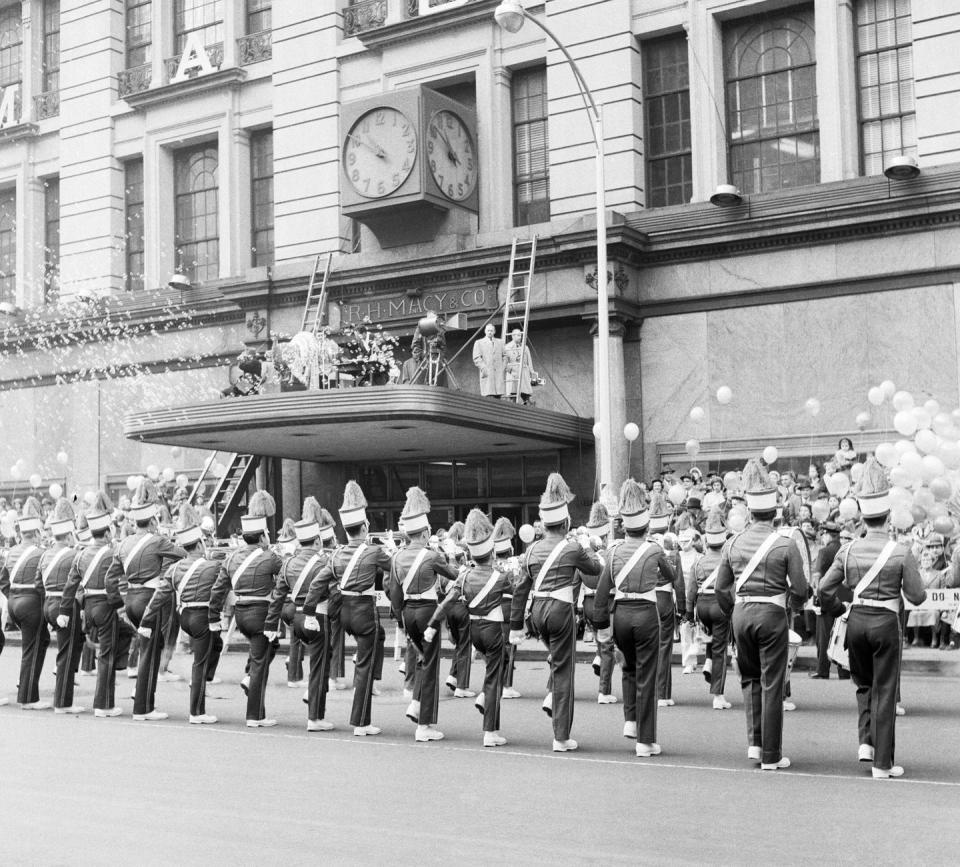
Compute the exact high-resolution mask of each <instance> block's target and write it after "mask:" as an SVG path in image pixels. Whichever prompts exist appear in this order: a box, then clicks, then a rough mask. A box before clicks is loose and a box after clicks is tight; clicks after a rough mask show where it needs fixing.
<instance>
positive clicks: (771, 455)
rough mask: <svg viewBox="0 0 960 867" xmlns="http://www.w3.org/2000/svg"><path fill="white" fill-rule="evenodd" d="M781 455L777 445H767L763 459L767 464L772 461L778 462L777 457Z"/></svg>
mask: <svg viewBox="0 0 960 867" xmlns="http://www.w3.org/2000/svg"><path fill="white" fill-rule="evenodd" d="M779 456H780V453H779V452H778V451H777V447H776V446H767V447H766V448H765V449H764V450H763V461H764V463H765V464H767V466H769V465H770V464H772V463H776V460H777V458H778V457H779Z"/></svg>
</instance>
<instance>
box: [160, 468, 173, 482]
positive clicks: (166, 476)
mask: <svg viewBox="0 0 960 867" xmlns="http://www.w3.org/2000/svg"><path fill="white" fill-rule="evenodd" d="M160 475H161V477H162V478H163V480H164V481H165V482H172V481H173V480H174V479H175V478H176V477H177V471H176V470H175V469H174V468H173V467H164V468H163V472H162V473H161V474H160Z"/></svg>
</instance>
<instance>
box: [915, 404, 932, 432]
mask: <svg viewBox="0 0 960 867" xmlns="http://www.w3.org/2000/svg"><path fill="white" fill-rule="evenodd" d="M910 412H912V413H913V417H914V418H915V419H916V420H917V427H918V428H919V429H921V430H927V429H928V428H929V427H930V425H931V423H932V422H933V418H932V417H931V415H930V413H928V412H927V411H926V410H925V409H924V408H923V407H922V406H915V407H914V408H913V409H912V410H910Z"/></svg>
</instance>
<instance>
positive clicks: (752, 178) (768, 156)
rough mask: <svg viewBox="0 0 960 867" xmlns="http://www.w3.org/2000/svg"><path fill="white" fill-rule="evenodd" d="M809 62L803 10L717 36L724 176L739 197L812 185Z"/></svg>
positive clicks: (815, 144) (816, 162) (815, 157)
mask: <svg viewBox="0 0 960 867" xmlns="http://www.w3.org/2000/svg"><path fill="white" fill-rule="evenodd" d="M815 58H816V48H815V32H814V26H813V10H812V8H810V7H801V8H797V9H793V10H790V11H788V12H784V13H781V14H779V15H768V16H765V17H763V18H750V19H745V20H743V21H737V22H734V23H732V24H731V25H729V26H728V27H727V28H726V29H725V30H724V60H725V67H724V73H725V76H726V99H727V137H728V143H729V148H730V174H731V180H732V182H733V183H734V184H735V185H736V186H738V187H739V188H740V189H741V190H743V192H745V193H754V192H766V191H769V190H780V189H789V188H792V187H798V186H804V185H806V184H815V183H817V182H818V181H819V176H820V133H819V126H818V118H817V94H816V63H815Z"/></svg>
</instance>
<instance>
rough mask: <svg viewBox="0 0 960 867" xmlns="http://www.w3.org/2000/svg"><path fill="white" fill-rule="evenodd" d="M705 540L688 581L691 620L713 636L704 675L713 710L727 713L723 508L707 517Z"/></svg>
mask: <svg viewBox="0 0 960 867" xmlns="http://www.w3.org/2000/svg"><path fill="white" fill-rule="evenodd" d="M703 539H704V544H705V547H704V551H703V554H701V555H700V557H698V558H697V561H696V562H695V563H694V564H693V569H691V570H690V574H689V576H688V578H687V618H688V619H689V620H690V621H691V622H693V621H694V620H695V619H696V620H699V621H700V622H701V623H702V624H703V626H704V629H706V631H707V635H709V636H710V642H709V643H708V644H707V654H706V655H707V658H706V660H704V663H703V676H704V678H705V679H706V681H707V683H709V684H710V693H711V694H712V695H713V709H714V710H726V709H727V708H729V707H730V702H728V701H727V700H726V699H725V698H724V697H723V691H724V687H725V686H726V683H727V647H728V646H729V644H730V618H729V617H728V616H727V615H726V614H724V612H723V610H722V609H721V608H720V603H719V602H718V601H717V577H718V576H719V574H720V560H721V555H722V553H723V545H724V542H726V541H727V528H726V527H724V525H723V518H721V517H720V511H719V509H718V510H715V511H711V512H710V514H709V515H707V520H706V523H705V525H704V534H703Z"/></svg>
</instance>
